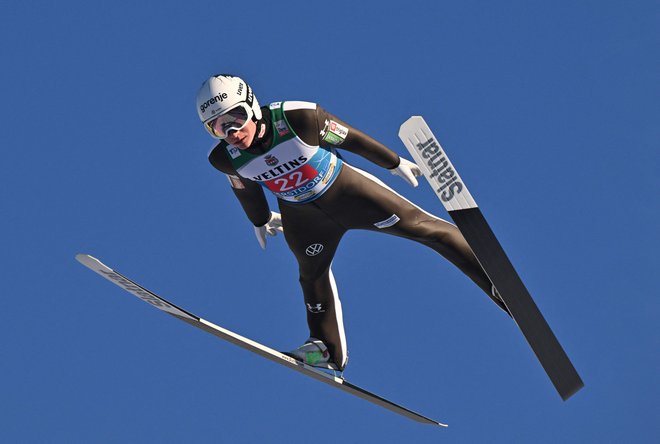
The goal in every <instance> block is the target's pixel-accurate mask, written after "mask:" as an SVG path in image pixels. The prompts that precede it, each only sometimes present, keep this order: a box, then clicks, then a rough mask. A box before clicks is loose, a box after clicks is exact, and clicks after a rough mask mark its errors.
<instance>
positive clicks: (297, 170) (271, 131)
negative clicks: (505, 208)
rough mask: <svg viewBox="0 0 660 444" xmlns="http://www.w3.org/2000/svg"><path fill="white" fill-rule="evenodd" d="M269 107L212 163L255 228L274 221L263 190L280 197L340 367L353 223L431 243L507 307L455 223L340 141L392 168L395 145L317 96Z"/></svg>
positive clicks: (303, 279)
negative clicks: (342, 294) (247, 135)
mask: <svg viewBox="0 0 660 444" xmlns="http://www.w3.org/2000/svg"><path fill="white" fill-rule="evenodd" d="M262 111H263V118H262V119H261V120H259V121H258V122H257V134H256V136H255V140H254V141H253V143H252V145H251V146H250V147H249V148H247V149H245V150H239V149H238V148H236V147H233V146H231V145H229V144H228V143H227V142H226V141H224V140H223V141H221V142H220V143H219V144H217V145H216V146H215V147H214V148H213V149H212V150H211V152H210V153H209V161H210V162H211V164H212V165H213V166H214V167H215V168H217V169H218V170H220V171H222V172H223V173H225V174H226V175H227V176H228V178H229V181H230V184H231V187H232V189H233V191H234V194H235V195H236V197H237V198H238V200H239V202H240V204H241V206H242V208H243V210H244V211H245V213H246V215H247V217H248V218H249V219H250V221H251V222H252V223H253V224H254V225H255V226H262V225H264V224H266V223H267V222H268V220H269V219H270V209H269V206H268V203H267V200H266V197H265V195H264V192H263V189H264V188H266V189H268V190H270V191H271V192H272V193H274V194H275V196H277V199H278V205H279V209H280V213H281V215H282V226H283V229H284V237H285V239H286V242H287V244H288V246H289V248H290V249H291V251H292V252H293V254H294V255H295V257H296V259H297V261H298V266H299V274H300V285H301V287H302V291H303V296H304V302H305V307H306V309H307V323H308V326H309V330H310V336H311V337H314V338H317V339H320V340H322V341H323V342H324V343H325V344H326V345H327V347H328V350H329V352H330V355H331V357H332V360H333V362H334V363H335V364H336V365H337V367H338V368H339V369H342V370H343V368H344V367H345V366H346V363H347V359H348V352H347V346H346V336H345V333H344V323H343V317H342V309H341V302H340V300H339V295H338V292H337V285H336V283H335V279H334V276H333V274H332V270H331V268H330V266H331V263H332V259H333V257H334V254H335V251H336V250H337V246H338V245H339V241H340V240H341V238H342V236H343V235H344V233H346V232H347V231H348V230H351V229H362V230H370V231H377V232H383V233H387V234H392V235H395V236H399V237H403V238H407V239H411V240H414V241H416V242H419V243H421V244H423V245H426V246H427V247H430V248H432V249H433V250H435V251H436V252H438V253H440V254H441V255H442V256H444V257H445V258H446V259H447V260H449V261H450V262H452V263H453V264H454V265H456V266H457V267H458V268H459V269H460V270H461V271H462V272H463V273H465V274H466V275H467V276H468V277H469V278H470V279H472V280H473V281H474V282H475V283H476V284H477V285H478V286H479V287H480V288H481V289H482V290H484V291H485V292H486V294H488V295H489V297H491V299H493V301H495V302H496V303H497V304H498V306H500V308H503V309H504V310H506V309H505V308H504V306H503V304H502V302H501V301H499V300H498V299H497V298H495V297H493V295H492V294H491V289H492V284H491V282H490V280H489V279H488V277H487V275H486V274H485V273H484V271H483V269H482V268H481V266H480V265H479V263H478V261H477V259H476V258H475V256H474V254H473V253H472V250H471V249H470V247H469V246H468V244H467V242H466V241H465V239H464V238H463V236H462V235H461V233H460V232H459V230H458V228H456V226H454V225H453V224H451V223H449V222H447V221H445V220H442V219H440V218H438V217H436V216H433V215H432V214H429V213H427V212H425V211H424V210H422V209H421V208H419V207H417V206H416V205H414V204H413V203H411V202H410V201H408V200H407V199H405V198H404V197H402V196H400V195H399V194H397V193H396V192H395V191H394V190H392V189H391V188H389V187H388V186H387V185H385V184H384V183H383V182H381V181H380V180H379V179H377V178H376V177H374V176H372V175H370V174H368V173H366V172H364V171H362V170H360V169H358V168H355V167H353V166H351V165H349V164H347V163H346V162H344V161H343V160H342V159H341V158H340V157H338V156H337V154H336V150H335V148H341V149H345V150H347V151H349V152H352V153H355V154H358V155H360V156H362V157H364V158H366V159H368V160H369V161H371V162H373V163H375V164H376V165H378V166H380V167H383V168H387V169H392V168H396V167H397V166H398V165H399V162H400V160H399V156H398V155H397V154H396V153H395V152H394V151H392V150H390V149H389V148H387V147H385V146H384V145H382V144H381V143H379V142H377V141H375V140H374V139H372V138H371V137H369V136H367V135H366V134H364V133H362V132H361V131H359V130H358V129H356V128H354V127H352V126H350V125H348V124H347V123H345V122H343V121H342V120H340V119H338V118H337V117H335V116H334V115H332V114H330V113H328V112H327V111H325V110H324V109H323V108H321V107H320V106H318V105H316V104H314V103H309V102H276V103H272V104H271V105H270V106H268V107H263V108H262Z"/></svg>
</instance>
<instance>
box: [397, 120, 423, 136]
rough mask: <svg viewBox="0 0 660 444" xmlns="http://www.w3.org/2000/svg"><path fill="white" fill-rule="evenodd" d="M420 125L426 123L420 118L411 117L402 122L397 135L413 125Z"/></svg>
mask: <svg viewBox="0 0 660 444" xmlns="http://www.w3.org/2000/svg"><path fill="white" fill-rule="evenodd" d="M420 123H424V124H425V123H426V122H425V121H424V118H423V117H422V116H411V117H410V118H409V119H408V120H406V121H405V122H403V123H402V124H401V126H400V127H399V135H401V133H402V132H404V131H405V130H406V128H407V127H409V126H412V125H415V126H418V125H419V124H420Z"/></svg>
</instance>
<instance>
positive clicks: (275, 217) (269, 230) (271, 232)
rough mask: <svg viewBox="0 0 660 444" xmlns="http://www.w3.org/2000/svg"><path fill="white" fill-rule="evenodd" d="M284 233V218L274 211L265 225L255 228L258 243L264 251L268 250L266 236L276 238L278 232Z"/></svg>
mask: <svg viewBox="0 0 660 444" xmlns="http://www.w3.org/2000/svg"><path fill="white" fill-rule="evenodd" d="M278 231H279V232H280V233H282V232H283V231H284V230H283V229H282V216H281V215H280V213H276V212H274V211H271V212H270V219H269V220H268V222H266V224H265V225H262V226H260V227H254V234H255V235H256V236H257V241H259V245H261V248H262V249H264V250H265V249H266V235H268V236H275V235H277V232H278Z"/></svg>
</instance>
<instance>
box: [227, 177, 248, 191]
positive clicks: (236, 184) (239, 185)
mask: <svg viewBox="0 0 660 444" xmlns="http://www.w3.org/2000/svg"><path fill="white" fill-rule="evenodd" d="M225 176H227V179H229V183H230V184H231V187H232V188H233V189H235V190H244V189H245V185H243V182H241V179H240V178H239V177H238V176H234V175H233V174H225Z"/></svg>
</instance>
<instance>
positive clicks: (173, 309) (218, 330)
mask: <svg viewBox="0 0 660 444" xmlns="http://www.w3.org/2000/svg"><path fill="white" fill-rule="evenodd" d="M76 259H77V260H78V262H80V263H81V264H83V265H84V266H86V267H87V268H89V269H90V270H92V271H94V272H96V273H98V274H99V275H101V276H103V277H104V278H106V279H108V280H109V281H110V282H112V283H114V284H116V285H118V286H120V287H121V288H123V289H124V290H126V291H128V292H129V293H131V294H133V295H135V296H137V297H138V298H140V299H142V300H143V301H145V302H147V303H149V304H151V305H153V306H154V307H156V308H158V309H159V310H162V311H164V312H166V313H167V314H169V315H172V316H174V317H175V318H178V319H180V320H182V321H184V322H187V323H188V324H190V325H192V326H194V327H197V328H199V329H201V330H204V331H206V332H208V333H211V334H212V335H215V336H217V337H219V338H221V339H224V340H225V341H228V342H231V343H232V344H235V345H238V346H239V347H242V348H244V349H246V350H249V351H251V352H252V353H256V354H257V355H259V356H263V357H264V358H266V359H270V360H271V361H274V362H277V363H278V364H281V365H283V366H285V367H288V368H290V369H293V370H295V371H297V372H300V373H302V374H304V375H307V376H309V377H310V378H314V379H316V380H317V381H321V382H323V383H325V384H328V385H330V386H332V387H335V388H338V389H340V390H343V391H345V392H347V393H350V394H351V395H354V396H357V397H359V398H362V399H366V400H367V401H369V402H371V403H373V404H376V405H379V406H381V407H384V408H386V409H388V410H391V411H393V412H395V413H398V414H399V415H403V416H405V417H407V418H410V419H412V420H415V421H417V422H421V423H424V424H432V425H437V426H442V427H447V425H446V424H442V423H440V422H437V421H434V420H433V419H430V418H427V417H426V416H423V415H420V414H419V413H416V412H413V411H412V410H409V409H407V408H405V407H402V406H400V405H398V404H395V403H393V402H392V401H388V400H387V399H385V398H382V397H380V396H378V395H376V394H374V393H371V392H369V391H367V390H365V389H363V388H361V387H358V386H357V385H354V384H351V383H350V382H348V381H346V380H345V379H343V378H338V377H337V376H334V375H331V374H329V373H326V372H324V371H322V370H319V369H316V368H314V367H310V366H309V365H306V364H304V363H302V362H300V361H297V360H296V359H294V358H292V357H290V356H287V355H285V354H284V353H281V352H279V351H277V350H273V349H272V348H269V347H266V346H265V345H262V344H260V343H258V342H255V341H252V340H251V339H248V338H245V337H243V336H241V335H238V334H236V333H234V332H232V331H229V330H227V329H225V328H222V327H220V326H218V325H215V324H213V323H211V322H209V321H207V320H205V319H202V318H200V317H199V316H196V315H194V314H192V313H190V312H189V311H187V310H184V309H182V308H180V307H177V306H176V305H174V304H172V303H171V302H168V301H166V300H165V299H163V298H161V297H160V296H158V295H156V294H155V293H153V292H151V291H149V290H147V289H146V288H144V287H142V286H141V285H138V284H137V283H135V282H133V281H132V280H130V279H129V278H127V277H126V276H123V275H121V274H119V273H117V272H116V271H114V270H112V269H111V268H110V267H108V266H106V265H105V264H103V263H102V262H101V261H99V260H98V259H96V258H94V257H92V256H90V255H87V254H78V255H76Z"/></svg>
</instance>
